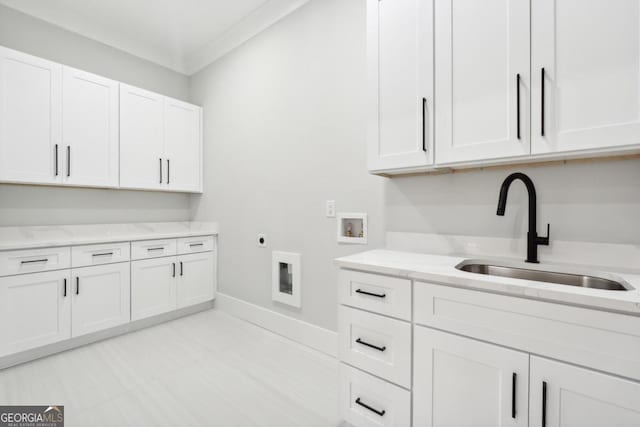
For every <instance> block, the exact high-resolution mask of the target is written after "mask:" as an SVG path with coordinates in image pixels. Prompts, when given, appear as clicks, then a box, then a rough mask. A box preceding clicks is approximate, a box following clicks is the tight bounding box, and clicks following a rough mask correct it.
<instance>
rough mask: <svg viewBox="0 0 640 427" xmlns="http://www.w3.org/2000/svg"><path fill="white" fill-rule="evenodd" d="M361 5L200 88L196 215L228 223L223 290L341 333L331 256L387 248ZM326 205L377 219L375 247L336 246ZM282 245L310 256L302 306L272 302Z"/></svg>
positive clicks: (233, 58)
mask: <svg viewBox="0 0 640 427" xmlns="http://www.w3.org/2000/svg"><path fill="white" fill-rule="evenodd" d="M363 5H364V2H362V1H360V0H323V1H312V2H310V3H308V4H307V5H305V6H303V7H302V8H300V9H298V10H297V11H295V12H294V13H293V14H291V15H289V16H287V17H286V18H284V20H282V21H280V22H279V23H277V24H276V25H275V26H273V27H271V28H269V29H268V30H266V31H265V32H263V33H261V34H259V35H258V36H256V37H255V38H253V39H251V40H250V41H248V42H247V43H245V44H244V45H243V46H241V47H240V48H238V49H237V50H235V51H233V52H231V53H230V54H229V55H227V56H225V57H223V58H222V59H220V60H219V61H217V62H215V63H213V64H212V65H210V66H209V67H208V68H206V69H205V70H203V71H201V72H200V73H198V74H196V75H195V76H193V78H192V82H191V83H192V87H191V98H192V100H193V101H194V102H195V103H198V104H201V105H203V106H204V123H205V165H206V166H205V188H206V191H205V194H204V195H203V196H201V197H199V196H194V199H193V212H194V215H195V219H196V220H212V219H215V220H216V221H219V224H220V237H219V239H220V240H219V242H220V252H219V290H220V291H221V292H223V293H226V294H229V295H232V296H234V297H237V298H241V299H243V300H246V301H249V302H252V303H255V304H258V305H261V306H263V307H267V308H269V309H272V310H276V311H279V312H281V313H284V314H287V315H291V316H293V317H296V318H300V319H303V320H305V321H308V322H311V323H314V324H316V325H319V326H322V327H325V328H329V329H333V330H335V329H336V323H337V320H336V313H337V305H336V304H337V292H336V282H337V269H336V268H335V267H334V266H333V265H332V262H331V260H332V258H334V257H337V256H340V255H343V254H347V253H352V252H356V251H362V250H365V249H370V248H374V247H380V246H381V245H382V243H383V241H382V239H383V224H382V203H383V200H384V199H383V185H382V181H383V178H379V177H375V176H370V175H369V174H368V173H367V171H366V168H367V165H366V158H365V144H366V141H365V126H364V110H365V104H364V91H365V81H364V79H363V76H364V73H365V69H364V67H365V21H364V8H363ZM326 199H335V200H336V205H337V210H338V211H343V212H367V213H368V214H369V227H370V229H369V245H368V246H348V245H338V244H337V243H336V221H335V219H328V218H326V217H325V216H324V203H325V200H326ZM259 232H264V233H267V235H268V238H269V239H268V243H269V248H268V249H260V248H258V246H257V237H256V236H257V234H258V233H259ZM272 250H284V251H293V252H300V253H301V254H302V262H303V264H302V308H301V309H300V310H294V309H289V308H287V307H286V306H283V305H280V304H277V303H272V302H271V251H272Z"/></svg>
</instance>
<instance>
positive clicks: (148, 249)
mask: <svg viewBox="0 0 640 427" xmlns="http://www.w3.org/2000/svg"><path fill="white" fill-rule="evenodd" d="M162 250H164V247H162V248H147V251H149V252H151V251H162Z"/></svg>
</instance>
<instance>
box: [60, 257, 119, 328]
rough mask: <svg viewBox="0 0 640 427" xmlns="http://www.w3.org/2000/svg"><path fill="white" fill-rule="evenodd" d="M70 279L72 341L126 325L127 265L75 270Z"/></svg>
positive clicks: (107, 265)
mask: <svg viewBox="0 0 640 427" xmlns="http://www.w3.org/2000/svg"><path fill="white" fill-rule="evenodd" d="M71 278H72V287H71V289H72V295H71V298H72V307H73V308H72V313H73V316H72V323H71V331H72V335H73V336H74V337H77V336H80V335H84V334H88V333H91V332H96V331H100V330H103V329H107V328H111V327H114V326H118V325H122V324H125V323H127V322H129V317H130V309H129V301H130V268H129V263H128V262H123V263H118V264H106V265H99V266H94V267H84V268H77V269H74V270H72V272H71Z"/></svg>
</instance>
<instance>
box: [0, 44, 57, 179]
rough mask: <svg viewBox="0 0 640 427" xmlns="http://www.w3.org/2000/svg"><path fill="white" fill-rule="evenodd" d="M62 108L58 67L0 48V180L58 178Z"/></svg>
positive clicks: (48, 62)
mask: <svg viewBox="0 0 640 427" xmlns="http://www.w3.org/2000/svg"><path fill="white" fill-rule="evenodd" d="M61 112H62V66H61V65H59V64H56V63H53V62H50V61H46V60H44V59H40V58H37V57H35V56H31V55H27V54H24V53H21V52H16V51H14V50H11V49H6V48H3V47H0V180H2V181H16V182H25V183H42V184H51V183H56V182H60V177H61V175H60V173H61V171H58V172H59V173H58V174H56V169H57V168H56V146H57V148H58V150H61V146H60V144H61V123H62V116H61Z"/></svg>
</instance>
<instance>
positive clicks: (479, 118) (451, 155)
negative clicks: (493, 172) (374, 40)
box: [435, 0, 530, 163]
mask: <svg viewBox="0 0 640 427" xmlns="http://www.w3.org/2000/svg"><path fill="white" fill-rule="evenodd" d="M529 16H530V13H529V0H510V1H505V0H484V1H478V0H456V1H453V0H435V40H436V42H435V64H436V65H435V67H436V68H435V70H436V72H435V81H436V83H435V91H436V99H437V102H438V106H437V108H436V119H435V121H436V123H435V125H436V141H437V143H436V163H456V162H471V161H474V160H482V159H499V158H504V157H513V156H524V155H528V154H529V153H530V132H529V122H530V120H529V105H530V102H529V94H530V90H529V88H530V86H529V82H530V79H529V65H530V58H529V52H530V48H529V39H530V37H529ZM518 101H520V102H519V104H518Z"/></svg>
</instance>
